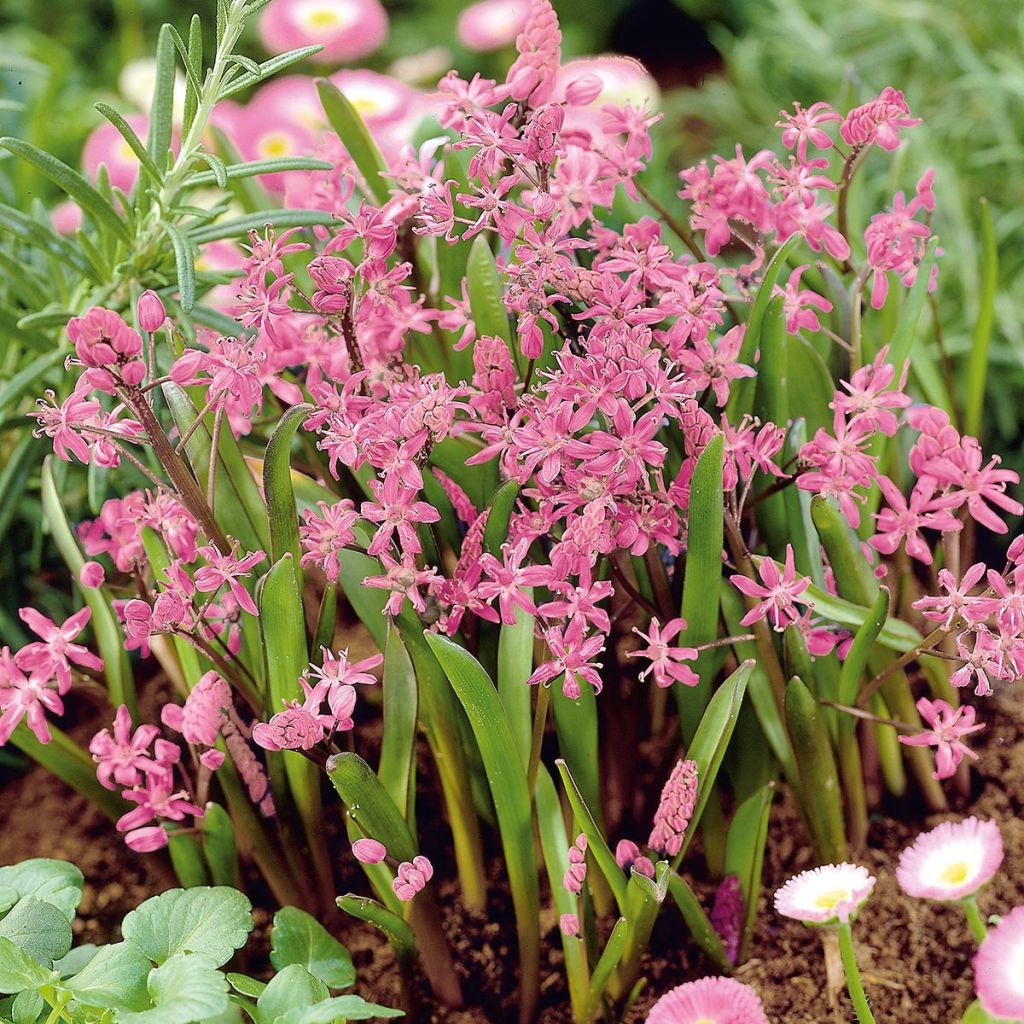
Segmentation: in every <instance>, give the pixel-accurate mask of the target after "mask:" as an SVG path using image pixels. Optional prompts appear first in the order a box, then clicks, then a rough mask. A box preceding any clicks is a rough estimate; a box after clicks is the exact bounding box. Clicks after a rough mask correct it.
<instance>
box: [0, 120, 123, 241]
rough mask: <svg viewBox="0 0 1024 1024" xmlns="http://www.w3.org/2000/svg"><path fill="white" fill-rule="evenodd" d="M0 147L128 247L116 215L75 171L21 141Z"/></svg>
mask: <svg viewBox="0 0 1024 1024" xmlns="http://www.w3.org/2000/svg"><path fill="white" fill-rule="evenodd" d="M0 146H3V148H4V149H7V150H9V151H10V152H11V153H13V154H14V155H15V156H18V157H21V159H22V160H24V161H26V163H30V164H32V166H33V167H35V168H36V170H38V171H41V172H42V173H43V174H44V175H46V177H47V178H49V179H50V180H51V181H52V182H53V183H54V184H55V185H56V186H57V187H58V188H60V189H61V190H62V191H63V192H65V193H66V194H67V195H68V196H69V197H70V198H71V199H74V201H75V202H76V203H78V205H79V206H80V207H81V208H82V211H83V212H84V213H85V214H86V215H87V216H89V217H92V219H93V220H94V221H95V223H96V224H97V226H102V227H105V228H107V229H108V230H110V231H111V232H113V233H114V234H115V235H117V236H118V237H119V238H121V239H122V240H123V241H125V242H127V243H129V244H131V241H132V237H131V235H130V234H129V233H128V229H127V228H126V227H125V225H124V222H123V221H122V220H121V218H120V217H118V215H117V211H116V210H115V209H114V207H113V206H111V205H110V203H108V202H107V200H106V199H104V198H103V196H101V195H100V194H99V192H97V191H96V189H94V188H93V187H92V185H90V184H89V182H88V181H86V180H85V178H84V177H83V176H82V175H81V174H79V173H78V171H76V170H73V169H72V168H70V167H68V165H67V164H66V163H64V162H63V161H62V160H58V159H57V158H56V157H55V156H51V155H50V154H49V153H47V152H45V151H44V150H42V149H40V148H39V147H38V146H33V145H32V144H31V143H30V142H25V141H23V140H22V139H12V138H2V139H0Z"/></svg>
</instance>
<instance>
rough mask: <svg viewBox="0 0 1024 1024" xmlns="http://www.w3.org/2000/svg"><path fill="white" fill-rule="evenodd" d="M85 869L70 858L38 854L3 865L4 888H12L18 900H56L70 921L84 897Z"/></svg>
mask: <svg viewBox="0 0 1024 1024" xmlns="http://www.w3.org/2000/svg"><path fill="white" fill-rule="evenodd" d="M83 884H84V883H83V879H82V872H81V871H79V870H78V868H76V867H75V865H74V864H69V863H68V862H67V861H66V860H48V859H46V858H43V857H34V858H32V859H30V860H23V861H21V862H20V863H18V864H11V865H9V866H8V867H4V868H0V889H11V890H12V891H13V892H14V893H15V901H17V900H19V899H23V898H24V897H26V896H31V897H33V898H34V899H37V900H42V901H43V902H44V903H52V904H53V906H55V907H56V908H57V909H58V910H59V911H60V912H61V913H62V914H63V915H64V916H65V917H66V918H67V919H68V920H69V921H73V920H74V919H75V911H76V910H77V909H78V904H79V903H80V902H81V900H82V885H83Z"/></svg>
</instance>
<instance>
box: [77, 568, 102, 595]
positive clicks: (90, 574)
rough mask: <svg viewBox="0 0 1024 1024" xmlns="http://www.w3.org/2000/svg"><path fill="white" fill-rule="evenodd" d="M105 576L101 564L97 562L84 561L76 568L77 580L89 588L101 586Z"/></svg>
mask: <svg viewBox="0 0 1024 1024" xmlns="http://www.w3.org/2000/svg"><path fill="white" fill-rule="evenodd" d="M106 578H107V577H106V573H105V572H104V571H103V566H102V565H100V563H99V562H85V563H84V564H83V565H82V568H81V569H79V570H78V582H79V583H81V584H82V586H83V587H88V588H89V589H90V590H95V589H96V588H97V587H102V586H103V582H104V580H105V579H106Z"/></svg>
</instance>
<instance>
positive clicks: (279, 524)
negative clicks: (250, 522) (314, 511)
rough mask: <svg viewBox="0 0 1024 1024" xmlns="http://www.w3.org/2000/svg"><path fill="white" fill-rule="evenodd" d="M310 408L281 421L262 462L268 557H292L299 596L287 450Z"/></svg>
mask: <svg viewBox="0 0 1024 1024" xmlns="http://www.w3.org/2000/svg"><path fill="white" fill-rule="evenodd" d="M312 408H313V407H312V406H311V405H294V406H292V407H291V408H290V409H289V410H288V411H287V412H286V413H285V414H284V416H282V417H281V419H280V421H279V422H278V424H277V426H276V427H275V428H274V433H273V434H272V435H271V437H270V443H269V444H268V445H267V453H266V457H265V458H264V460H263V494H264V496H265V498H266V502H267V515H268V516H269V518H270V556H271V560H272V561H274V562H276V561H277V560H278V559H279V558H281V556H282V555H284V554H285V553H286V552H290V553H291V556H292V570H293V572H294V575H295V584H296V587H297V589H298V591H299V593H300V594H301V593H302V568H301V566H300V565H299V561H300V559H301V558H302V546H301V545H300V544H299V520H298V516H297V515H296V512H295V491H294V489H293V487H292V473H291V448H292V439H293V438H294V437H295V431H296V430H298V429H299V427H300V426H301V424H302V421H303V420H304V419H305V418H306V417H307V416H308V415H309V413H310V411H311V410H312Z"/></svg>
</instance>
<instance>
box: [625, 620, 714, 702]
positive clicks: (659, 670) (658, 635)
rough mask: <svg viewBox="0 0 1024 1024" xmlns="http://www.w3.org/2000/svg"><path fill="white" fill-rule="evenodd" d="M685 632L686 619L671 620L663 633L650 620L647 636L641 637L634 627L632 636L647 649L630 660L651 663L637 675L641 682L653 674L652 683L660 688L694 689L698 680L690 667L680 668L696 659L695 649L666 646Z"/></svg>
mask: <svg viewBox="0 0 1024 1024" xmlns="http://www.w3.org/2000/svg"><path fill="white" fill-rule="evenodd" d="M684 629H686V620H685V619H672V621H671V622H668V623H666V624H665V628H664V629H662V628H661V625H660V624H659V622H658V620H657V618H652V619H651V625H650V632H649V633H642V632H641V631H640V629H639V628H638V627H636V626H634V627H633V632H634V633H636V635H637V636H639V637H641V638H642V639H644V640H646V641H647V647H645V648H643V649H642V650H638V651H630V652H629V657H631V658H647V659H649V660H650V662H651V663H650V665H648V666H647V668H645V669H644V670H643V671H642V672H641V673H640V678H641V679H646V678H647V676H648V675H650V674H651V673H652V672H653V673H654V681H655V682H656V683H657V684H658V685H659V686H662V687H664V686H671V685H672V684H673V683H682V684H683V685H684V686H696V685H697V684H698V683H699V682H700V676H698V675H697V673H696V672H694V671H693V669H691V668H690V667H689V666H687V665H684V664H682V663H683V662H684V661H693V659H694V658H696V657H697V651H696V649H695V648H693V647H671V646H669V644H670V642H671V640H672V639H673V637H675V636H677V635H678V634H679V633H681V632H682V631H683V630H684Z"/></svg>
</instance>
